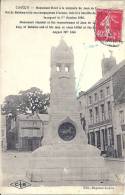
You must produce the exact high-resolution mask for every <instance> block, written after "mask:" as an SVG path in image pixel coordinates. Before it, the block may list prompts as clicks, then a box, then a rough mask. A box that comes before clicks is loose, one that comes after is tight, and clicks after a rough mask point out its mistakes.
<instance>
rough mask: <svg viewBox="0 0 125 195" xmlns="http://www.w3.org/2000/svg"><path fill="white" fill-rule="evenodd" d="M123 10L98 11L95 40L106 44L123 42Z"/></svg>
mask: <svg viewBox="0 0 125 195" xmlns="http://www.w3.org/2000/svg"><path fill="white" fill-rule="evenodd" d="M122 18H123V11H122V10H121V9H117V10H114V9H97V10H96V23H95V40H96V41H105V42H120V41H122Z"/></svg>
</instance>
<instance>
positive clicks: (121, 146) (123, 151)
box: [113, 86, 125, 157]
mask: <svg viewBox="0 0 125 195" xmlns="http://www.w3.org/2000/svg"><path fill="white" fill-rule="evenodd" d="M113 118H114V119H115V120H114V131H115V135H116V137H115V143H116V145H115V147H116V150H117V152H118V156H122V157H125V86H124V90H123V91H121V93H120V94H119V96H118V99H117V101H116V102H115V106H114V116H113Z"/></svg>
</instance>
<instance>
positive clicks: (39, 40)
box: [1, 15, 125, 101]
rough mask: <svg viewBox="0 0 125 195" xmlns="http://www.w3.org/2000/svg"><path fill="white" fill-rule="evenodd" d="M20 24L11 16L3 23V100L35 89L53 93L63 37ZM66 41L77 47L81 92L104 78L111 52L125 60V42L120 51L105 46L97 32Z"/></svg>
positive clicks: (78, 35)
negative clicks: (53, 60)
mask: <svg viewBox="0 0 125 195" xmlns="http://www.w3.org/2000/svg"><path fill="white" fill-rule="evenodd" d="M18 21H19V16H16V17H15V16H11V17H10V16H9V15H6V17H4V20H2V43H1V49H2V54H1V56H2V58H1V59H2V60H1V61H2V65H1V89H2V90H1V100H2V101H3V100H4V98H5V97H6V96H7V95H10V94H18V93H19V91H20V90H25V89H29V88H31V87H38V88H40V89H42V90H43V92H50V83H49V78H50V51H51V47H52V46H57V45H58V44H59V41H60V39H61V38H62V35H57V34H53V33H52V32H50V31H49V30H46V31H45V30H40V29H27V30H25V29H16V28H15V25H16V24H17V22H18ZM63 39H64V40H65V41H66V43H67V44H68V45H69V46H72V48H73V52H74V59H75V61H74V67H75V77H76V90H77V92H78V91H81V90H82V91H85V90H87V89H88V88H89V87H91V86H92V85H93V84H94V83H95V82H97V81H98V80H99V79H100V78H101V76H102V75H101V60H102V58H103V55H105V56H106V57H108V56H109V55H110V52H109V50H112V51H113V56H114V57H116V61H117V63H119V62H120V61H122V60H124V59H125V57H124V51H125V44H124V43H123V44H120V46H119V47H116V48H110V47H108V46H105V45H103V44H102V43H100V42H97V41H95V34H94V31H93V30H91V31H90V30H86V31H85V30H84V31H79V32H77V33H76V34H73V35H71V34H68V35H63ZM91 46H93V47H91ZM81 72H82V73H81ZM80 75H81V76H80ZM78 82H79V87H78Z"/></svg>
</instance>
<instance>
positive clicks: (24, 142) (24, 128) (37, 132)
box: [16, 114, 48, 151]
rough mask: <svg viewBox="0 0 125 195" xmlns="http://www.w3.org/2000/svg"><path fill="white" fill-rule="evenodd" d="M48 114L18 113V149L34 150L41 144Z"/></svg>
mask: <svg viewBox="0 0 125 195" xmlns="http://www.w3.org/2000/svg"><path fill="white" fill-rule="evenodd" d="M47 124H48V115H47V114H34V115H24V114H22V115H18V116H17V119H16V149H18V150H21V151H33V150H35V149H36V148H38V147H39V146H41V143H42V139H43V136H44V130H45V127H46V125H47Z"/></svg>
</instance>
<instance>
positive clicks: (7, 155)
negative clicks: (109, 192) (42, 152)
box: [2, 151, 125, 186]
mask: <svg viewBox="0 0 125 195" xmlns="http://www.w3.org/2000/svg"><path fill="white" fill-rule="evenodd" d="M30 156H31V152H15V151H14V152H12V151H11V152H10V151H9V152H4V153H2V173H3V185H4V186H10V183H12V182H15V181H17V180H18V179H19V180H25V181H27V182H30V181H28V179H27V178H26V171H27V169H28V166H29V158H30ZM105 161H106V166H107V167H108V168H109V169H110V171H111V172H112V173H113V174H114V177H115V182H114V183H104V184H102V183H96V182H95V183H94V182H92V184H93V185H118V184H119V183H121V184H123V183H124V182H125V164H124V163H125V162H124V160H122V159H121V160H120V159H119V160H118V159H116V160H115V159H106V160H105ZM30 183H31V182H30ZM42 185H45V186H46V185H57V186H58V185H82V186H84V185H91V183H87V182H85V181H84V182H83V181H81V182H79V183H78V182H70V183H67V182H63V184H62V183H61V184H60V183H56V184H54V183H44V184H43V183H39V182H34V183H33V182H32V186H42Z"/></svg>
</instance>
